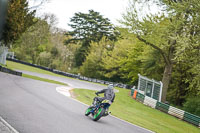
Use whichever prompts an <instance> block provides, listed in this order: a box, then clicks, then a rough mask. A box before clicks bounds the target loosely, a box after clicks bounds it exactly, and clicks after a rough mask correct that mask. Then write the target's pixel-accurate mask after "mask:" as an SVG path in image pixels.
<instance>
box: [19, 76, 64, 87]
mask: <svg viewBox="0 0 200 133" xmlns="http://www.w3.org/2000/svg"><path fill="white" fill-rule="evenodd" d="M22 77H26V78H30V79H34V80H40V81H44V82H49V83H53V84H59V85H65V86H68V85H67V84H65V83H62V82H59V81H55V80H50V79H45V78H40V77H37V76H32V75H28V74H22Z"/></svg>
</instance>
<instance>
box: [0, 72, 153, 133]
mask: <svg viewBox="0 0 200 133" xmlns="http://www.w3.org/2000/svg"><path fill="white" fill-rule="evenodd" d="M87 83H88V82H87ZM71 84H73V83H71ZM79 84H80V83H79ZM58 86H59V85H57V84H51V83H47V82H42V81H37V80H32V79H28V78H24V77H19V76H15V75H10V74H6V73H2V72H0V116H1V117H2V118H4V119H5V120H6V121H7V122H8V123H9V124H10V125H11V126H12V127H13V128H14V129H16V130H17V131H18V132H19V133H150V132H151V131H149V130H146V129H144V128H140V127H138V126H135V125H132V124H130V123H127V122H124V121H122V120H119V119H117V118H115V117H111V116H107V117H104V118H102V119H100V120H99V121H97V122H94V121H92V119H91V117H86V116H85V115H84V112H85V110H86V108H87V106H86V105H84V104H81V103H80V102H77V101H76V100H74V99H72V98H70V97H66V96H64V95H61V94H60V93H58V92H57V91H56V87H58ZM83 86H84V85H83ZM80 88H82V87H81V86H80ZM91 88H92V87H91Z"/></svg>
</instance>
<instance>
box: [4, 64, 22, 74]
mask: <svg viewBox="0 0 200 133" xmlns="http://www.w3.org/2000/svg"><path fill="white" fill-rule="evenodd" d="M0 71H1V72H5V73H9V74H13V75H17V76H22V73H21V72H17V71H14V70H11V69H8V68H5V67H2V66H0Z"/></svg>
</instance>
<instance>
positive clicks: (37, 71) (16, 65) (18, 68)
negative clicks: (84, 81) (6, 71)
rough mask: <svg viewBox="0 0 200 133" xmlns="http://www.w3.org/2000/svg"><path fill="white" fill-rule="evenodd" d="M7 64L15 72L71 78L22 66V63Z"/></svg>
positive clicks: (9, 62) (10, 62)
mask: <svg viewBox="0 0 200 133" xmlns="http://www.w3.org/2000/svg"><path fill="white" fill-rule="evenodd" d="M6 64H7V67H8V68H10V69H13V70H25V71H30V72H36V73H42V74H48V75H52V76H57V77H65V78H69V77H66V76H62V75H59V74H55V73H53V72H49V71H46V70H43V69H39V68H36V67H32V66H28V65H24V64H21V63H16V62H13V61H6Z"/></svg>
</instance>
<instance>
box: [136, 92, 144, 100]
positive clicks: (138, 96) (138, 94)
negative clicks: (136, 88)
mask: <svg viewBox="0 0 200 133" xmlns="http://www.w3.org/2000/svg"><path fill="white" fill-rule="evenodd" d="M144 97H145V96H144V95H143V94H141V93H139V92H138V93H137V96H136V100H138V101H140V102H142V103H143V102H144Z"/></svg>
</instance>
